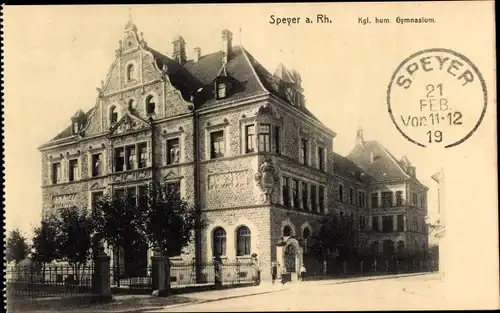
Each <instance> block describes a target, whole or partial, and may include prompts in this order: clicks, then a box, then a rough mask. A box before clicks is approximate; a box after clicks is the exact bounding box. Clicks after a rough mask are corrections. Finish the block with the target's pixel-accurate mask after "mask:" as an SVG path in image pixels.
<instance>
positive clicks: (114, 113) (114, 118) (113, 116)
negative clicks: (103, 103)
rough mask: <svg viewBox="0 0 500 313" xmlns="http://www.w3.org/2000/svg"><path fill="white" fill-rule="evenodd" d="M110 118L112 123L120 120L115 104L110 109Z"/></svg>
mask: <svg viewBox="0 0 500 313" xmlns="http://www.w3.org/2000/svg"><path fill="white" fill-rule="evenodd" d="M109 120H110V122H111V124H113V123H116V122H118V112H117V109H116V107H115V106H112V107H111V108H110V109H109Z"/></svg>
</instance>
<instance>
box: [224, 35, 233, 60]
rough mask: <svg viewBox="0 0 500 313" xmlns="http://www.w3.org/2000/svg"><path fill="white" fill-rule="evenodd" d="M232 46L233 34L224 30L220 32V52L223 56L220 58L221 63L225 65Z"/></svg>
mask: <svg viewBox="0 0 500 313" xmlns="http://www.w3.org/2000/svg"><path fill="white" fill-rule="evenodd" d="M232 45H233V33H231V32H230V31H229V30H227V29H224V30H223V31H222V52H224V56H223V57H222V63H227V61H229V58H230V57H231V47H232Z"/></svg>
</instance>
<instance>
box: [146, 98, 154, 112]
mask: <svg viewBox="0 0 500 313" xmlns="http://www.w3.org/2000/svg"><path fill="white" fill-rule="evenodd" d="M146 113H147V114H153V113H155V99H154V97H153V96H151V95H150V96H148V97H147V98H146Z"/></svg>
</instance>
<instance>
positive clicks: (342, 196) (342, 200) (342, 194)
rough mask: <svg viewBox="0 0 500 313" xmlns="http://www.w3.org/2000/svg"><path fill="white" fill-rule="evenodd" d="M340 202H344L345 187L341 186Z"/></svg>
mask: <svg viewBox="0 0 500 313" xmlns="http://www.w3.org/2000/svg"><path fill="white" fill-rule="evenodd" d="M338 200H339V201H340V202H344V186H342V185H339V193H338Z"/></svg>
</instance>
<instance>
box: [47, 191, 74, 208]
mask: <svg viewBox="0 0 500 313" xmlns="http://www.w3.org/2000/svg"><path fill="white" fill-rule="evenodd" d="M75 200H76V193H72V194H67V195H58V196H53V197H52V206H53V207H54V208H67V207H72V206H75V204H76V201H75Z"/></svg>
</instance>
